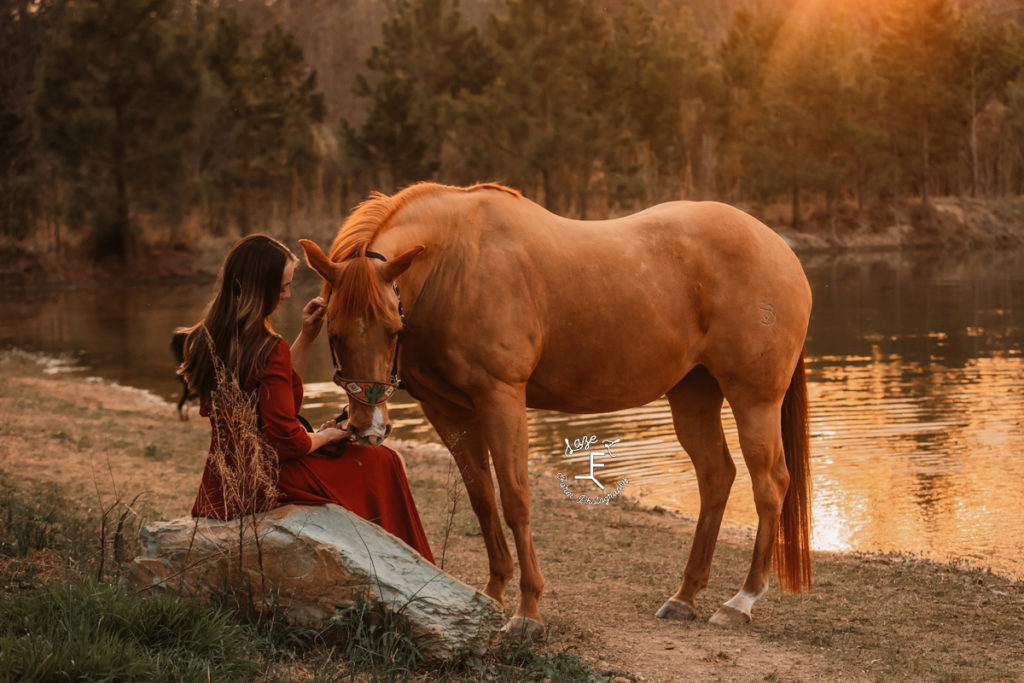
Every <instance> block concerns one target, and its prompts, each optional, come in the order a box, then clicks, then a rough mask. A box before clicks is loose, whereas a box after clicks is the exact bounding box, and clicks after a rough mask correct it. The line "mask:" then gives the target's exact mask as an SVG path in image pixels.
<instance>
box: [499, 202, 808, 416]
mask: <svg viewBox="0 0 1024 683" xmlns="http://www.w3.org/2000/svg"><path fill="white" fill-rule="evenodd" d="M499 201H500V204H502V205H513V206H514V210H512V211H510V212H504V211H503V212H498V213H495V214H492V215H491V216H490V217H489V219H488V220H489V222H490V223H492V224H493V225H494V226H495V227H494V228H493V229H494V231H495V237H494V239H495V241H496V243H498V244H500V245H501V247H500V250H499V249H497V248H496V249H495V250H494V252H493V253H492V255H491V258H494V259H508V258H514V259H517V266H521V267H523V268H525V269H526V270H527V271H528V272H529V278H528V280H529V282H530V283H531V287H530V297H529V301H530V302H531V306H532V305H533V303H532V302H542V305H538V306H537V308H536V309H531V312H533V311H534V310H535V315H536V317H538V318H539V319H540V320H541V321H542V322H541V328H542V332H541V333H540V335H539V337H541V338H543V347H542V348H541V349H540V355H539V357H538V358H537V362H536V366H535V368H534V372H533V374H532V377H531V387H532V390H531V392H530V394H531V397H532V400H531V403H532V404H533V405H537V406H543V407H559V408H560V409H562V410H570V411H573V412H577V411H578V412H590V411H597V410H610V409H615V408H616V407H622V406H621V405H619V403H618V402H619V401H620V400H623V401H625V402H626V403H631V402H632V403H634V404H637V403H642V402H646V401H649V400H652V399H653V398H656V397H657V396H659V395H661V394H662V393H664V392H665V391H666V390H667V389H668V388H669V387H671V386H673V385H674V383H675V382H677V381H679V380H680V379H682V377H683V376H684V375H685V374H686V373H687V372H689V370H690V369H691V368H693V367H694V366H695V365H698V364H704V365H707V366H715V367H717V368H718V369H720V370H721V371H722V372H723V373H726V374H728V373H732V374H743V373H747V374H750V373H751V368H752V367H755V366H757V368H758V372H763V371H764V367H765V365H764V363H763V360H761V359H763V358H764V357H765V355H766V354H767V355H773V356H779V357H781V358H783V361H782V363H783V364H787V365H788V364H789V363H790V357H792V358H793V359H795V354H796V353H798V352H799V350H800V348H802V343H803V335H804V334H805V332H806V325H807V320H808V318H809V315H810V289H809V287H808V285H807V280H806V278H805V277H804V274H803V270H802V268H801V266H800V263H799V261H798V260H797V258H796V256H795V254H793V252H792V250H791V249H790V248H789V247H788V245H786V243H785V241H784V240H782V238H780V237H779V236H778V235H777V234H776V233H775V232H774V231H773V230H771V229H770V228H768V227H767V226H765V225H764V224H763V223H761V222H760V221H758V220H757V219H755V218H753V217H752V216H750V215H748V214H746V213H744V212H742V211H740V210H739V209H735V208H733V207H730V206H728V205H726V204H720V203H716V202H669V203H665V204H660V205H657V206H654V207H651V208H649V209H646V210H644V211H641V212H639V213H636V214H632V215H630V216H625V217H623V218H617V219H610V220H600V221H576V220H571V219H565V218H561V217H558V216H555V215H554V214H551V213H549V212H547V211H546V210H544V209H542V208H540V207H537V206H536V205H532V206H530V205H526V203H519V202H514V201H513V202H510V201H506V200H505V199H504V198H502V199H501V200H499ZM502 208H504V207H502ZM502 220H504V221H505V224H500V221H502ZM499 233H500V237H499V236H498V234H499ZM510 238H511V239H512V240H513V242H514V243H515V247H514V252H515V255H514V256H509V255H508V251H507V250H508V246H507V245H508V243H509V240H510ZM499 271H500V269H499ZM496 272H498V271H496ZM517 305H519V304H517ZM526 318H531V319H532V318H533V316H532V315H523V314H521V315H519V316H517V319H519V320H524V319H526ZM794 349H795V350H794ZM784 372H791V368H789V369H788V370H786V371H784ZM784 372H779V373H776V374H778V375H779V379H776V378H773V381H782V380H781V375H782V374H784ZM638 378H643V379H642V380H639V381H638ZM641 385H642V386H641ZM583 387H587V391H586V392H585V393H576V394H575V395H573V391H574V390H575V391H577V392H578V390H579V389H582V388H583Z"/></svg>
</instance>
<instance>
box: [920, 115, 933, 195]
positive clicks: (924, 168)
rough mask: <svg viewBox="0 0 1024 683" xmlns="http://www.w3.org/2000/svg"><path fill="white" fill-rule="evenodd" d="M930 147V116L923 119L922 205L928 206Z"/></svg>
mask: <svg viewBox="0 0 1024 683" xmlns="http://www.w3.org/2000/svg"><path fill="white" fill-rule="evenodd" d="M929 152H930V149H929V147H928V116H927V115H925V117H924V119H923V120H922V121H921V206H922V207H923V208H924V209H927V208H928V182H929V181H930V180H931V160H930V159H929Z"/></svg>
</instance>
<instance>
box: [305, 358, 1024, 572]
mask: <svg viewBox="0 0 1024 683" xmlns="http://www.w3.org/2000/svg"><path fill="white" fill-rule="evenodd" d="M808 372H809V377H810V381H809V386H808V391H809V395H810V401H811V406H812V414H811V440H812V464H811V470H812V477H813V479H812V481H813V487H814V491H813V518H814V526H813V532H812V533H813V545H814V547H815V548H816V549H819V550H863V551H897V550H898V551H901V552H904V553H910V554H916V555H921V556H925V557H930V558H932V559H937V560H941V561H947V560H957V561H967V562H970V563H972V564H975V565H977V566H982V567H990V568H991V569H992V570H993V571H997V572H999V573H1002V574H1006V575H1009V576H1014V577H1018V578H1024V563H1022V558H1024V535H1022V534H1021V533H1020V531H1021V530H1022V529H1024V506H1021V505H1020V499H1021V497H1022V495H1024V457H1022V456H1024V357H1022V356H1021V354H1020V352H1011V353H1007V354H1005V355H1000V356H995V357H991V358H979V359H975V360H972V361H971V362H969V363H968V364H967V365H966V366H965V367H962V368H946V367H942V366H937V365H934V364H926V365H921V364H917V363H908V362H906V361H903V360H901V359H900V358H898V357H893V356H888V357H883V356H880V355H876V356H871V357H866V356H851V357H845V358H843V357H830V358H810V359H808ZM307 390H308V391H309V393H310V394H311V398H314V397H316V396H322V397H324V398H327V397H328V396H331V395H332V394H334V393H335V391H336V390H335V388H334V387H333V385H330V384H329V383H321V384H316V385H309V386H308V387H307ZM328 403H329V404H330V403H333V402H332V401H330V400H328ZM392 416H393V418H392V419H393V422H394V426H395V431H396V433H397V434H400V435H401V437H402V438H404V439H412V440H433V441H437V437H436V435H435V434H434V432H433V430H432V429H431V428H430V427H429V425H428V424H427V423H426V422H425V421H424V420H423V418H422V416H421V415H420V414H419V410H418V407H417V406H416V404H415V402H413V401H411V400H408V399H407V400H402V401H399V402H396V403H395V405H393V406H392ZM723 418H724V423H725V431H726V438H727V440H728V442H729V448H730V450H731V451H732V453H733V457H734V459H735V460H736V463H737V477H736V483H735V484H734V485H733V491H732V495H731V497H730V500H729V505H728V507H727V509H726V516H725V522H724V523H725V524H726V525H731V526H741V527H750V528H753V527H754V526H755V525H756V523H757V515H756V512H755V509H754V502H753V497H752V495H751V486H750V479H749V477H748V476H747V472H746V468H745V466H744V465H743V462H742V455H741V452H740V448H739V442H738V438H737V435H736V428H735V423H734V422H733V420H732V415H731V413H730V411H729V408H728V406H726V407H725V408H723ZM529 423H530V443H531V453H532V456H531V457H532V458H533V459H534V460H535V461H536V462H537V463H538V464H539V465H541V466H542V467H544V468H545V469H546V470H547V471H549V472H550V473H552V474H554V473H556V472H559V471H561V472H563V473H565V474H566V475H567V476H568V479H569V489H570V490H571V491H572V492H573V493H574V494H578V493H586V494H587V495H588V496H591V497H592V498H597V497H599V496H603V495H605V494H607V493H609V492H611V491H612V490H613V489H614V488H615V485H616V483H617V482H619V481H620V480H621V479H623V478H625V479H627V480H628V484H626V485H625V486H624V487H623V488H622V492H623V493H624V494H626V495H631V496H636V497H640V498H641V499H642V500H643V501H644V502H645V503H647V504H651V505H662V506H664V507H667V508H671V509H676V510H680V511H682V512H684V513H685V514H688V515H691V516H694V517H695V516H696V515H697V514H698V513H699V511H700V499H699V495H698V491H697V482H696V479H695V477H694V475H693V469H692V466H691V464H690V461H689V459H688V458H687V457H686V454H685V453H684V452H683V450H682V448H681V447H680V446H679V443H678V442H677V441H676V439H675V433H674V431H673V428H672V419H671V412H670V410H669V407H668V402H667V401H665V400H664V399H662V400H659V401H656V402H654V403H651V404H649V405H646V406H643V407H641V408H637V409H634V410H627V411H620V412H617V413H609V414H600V415H569V414H564V413H553V412H547V411H531V412H530V418H529ZM588 436H596V437H597V442H596V443H595V444H594V446H592V447H591V449H590V451H593V452H594V453H595V454H596V455H595V458H594V461H595V463H598V464H599V465H602V466H601V467H598V468H595V476H596V477H597V478H598V480H599V481H600V482H602V483H603V485H604V486H605V489H604V490H603V491H602V490H600V489H598V488H597V486H596V485H595V484H593V483H591V482H585V481H573V478H574V477H575V476H576V475H581V476H583V475H587V474H589V471H590V456H589V452H588V451H581V452H579V453H576V454H574V455H573V456H572V457H566V456H565V451H566V443H565V439H568V440H569V442H570V443H571V442H573V441H574V440H576V439H578V438H581V437H582V438H585V437H588ZM615 439H619V442H618V443H616V444H614V445H612V446H611V447H610V448H611V452H612V453H613V454H614V457H608V456H607V455H606V451H605V450H604V449H603V448H602V447H601V442H602V441H604V440H610V441H614V440H615ZM548 485H549V486H551V487H552V488H556V487H558V486H559V484H558V482H557V480H556V479H555V477H554V476H552V477H551V479H550V483H549V484H548ZM566 504H567V505H571V504H574V503H573V502H571V501H568V500H567V501H566Z"/></svg>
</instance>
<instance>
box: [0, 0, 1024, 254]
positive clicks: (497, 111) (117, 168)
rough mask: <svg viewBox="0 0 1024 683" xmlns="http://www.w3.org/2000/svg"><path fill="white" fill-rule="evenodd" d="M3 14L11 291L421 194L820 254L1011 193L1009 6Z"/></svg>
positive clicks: (557, 6)
mask: <svg viewBox="0 0 1024 683" xmlns="http://www.w3.org/2000/svg"><path fill="white" fill-rule="evenodd" d="M0 17H2V18H3V19H2V24H0V96H2V99H0V257H2V258H3V260H5V261H7V262H8V263H9V264H21V265H19V266H12V267H11V268H13V269H14V270H17V269H18V268H20V269H21V271H24V272H28V271H31V270H32V268H36V269H39V270H42V268H41V266H39V263H40V262H45V261H46V259H47V258H49V259H50V260H51V261H52V260H53V259H55V258H59V259H68V258H72V257H78V258H88V259H91V260H93V261H95V260H96V259H99V258H101V257H103V258H105V259H107V261H108V262H112V263H132V262H135V263H139V262H143V263H144V262H145V261H146V260H147V259H148V258H150V257H151V255H152V254H153V253H174V252H175V251H176V250H177V251H181V250H186V251H188V250H192V249H194V248H195V245H197V244H201V243H202V241H203V240H204V238H208V237H217V238H224V237H226V236H236V235H244V234H247V233H251V232H255V231H268V232H271V233H272V234H275V235H277V236H279V237H282V238H286V239H287V238H292V237H297V236H303V235H311V236H317V237H319V236H328V235H333V233H334V231H335V230H336V229H337V227H338V225H340V222H341V221H342V220H343V219H344V216H345V215H346V214H347V213H348V211H349V210H350V209H351V207H352V206H353V205H354V204H355V203H357V202H358V201H360V200H361V199H363V198H365V197H366V196H367V194H368V193H369V192H370V191H372V190H381V191H383V192H386V193H390V192H392V191H394V190H397V189H400V188H401V187H403V186H405V185H407V184H409V183H412V182H415V181H419V180H427V179H431V180H437V181H440V182H444V183H451V184H469V183H473V182H476V181H479V180H496V181H500V182H504V183H507V184H510V185H512V186H515V187H517V188H519V189H521V190H522V191H523V192H524V193H525V194H526V195H527V196H529V197H530V198H531V199H534V200H535V201H538V202H539V203H541V204H543V205H544V206H546V207H547V208H548V209H550V210H552V211H554V212H557V213H561V214H564V215H569V216H574V217H580V218H599V217H608V216H615V215H622V214H625V213H628V212H631V211H634V210H637V209H639V208H643V207H645V206H649V205H652V204H654V203H657V202H660V201H666V200H672V199H680V198H684V199H716V200H721V201H727V202H731V203H736V204H745V205H750V204H754V205H757V204H761V205H767V204H771V203H776V204H780V205H782V206H784V207H785V213H784V214H780V215H779V217H778V218H777V220H776V221H775V222H776V223H779V222H782V223H786V224H788V225H789V226H790V227H792V228H793V229H795V230H800V229H806V228H807V226H808V225H810V226H811V227H812V228H813V229H817V230H827V231H830V232H832V233H835V232H836V231H842V230H852V229H854V228H855V227H856V226H859V225H860V226H862V225H864V224H866V223H872V222H874V223H883V224H890V223H898V222H900V220H901V218H900V214H901V212H902V213H907V212H912V213H914V215H915V216H916V219H917V220H919V221H920V220H923V221H925V222H927V221H928V217H929V215H930V213H929V212H930V207H932V205H933V204H934V203H935V198H936V197H939V196H942V197H950V196H952V197H965V198H966V197H970V198H978V200H979V201H982V202H1000V201H1007V200H1010V201H1013V199H1014V198H1016V199H1020V197H1021V195H1022V194H1024V30H1022V25H1024V6H1022V5H1021V3H1020V2H1018V1H1017V0H982V1H973V2H971V1H969V0H959V1H954V0H845V1H844V2H833V1H829V0H728V1H723V2H718V1H716V2H709V1H702V0H660V1H658V0H651V1H644V0H607V1H606V2H600V3H597V2H588V1H586V0H462V2H461V3H460V2H459V0H382V1H376V0H276V1H272V0H271V1H267V0H221V1H215V0H0ZM1019 223H1020V224H1021V225H1024V216H1021V217H1020V221H1019ZM773 227H780V226H779V225H773ZM72 260H73V259H72ZM26 264H27V265H26ZM9 270H10V268H9ZM24 272H22V273H21V274H24Z"/></svg>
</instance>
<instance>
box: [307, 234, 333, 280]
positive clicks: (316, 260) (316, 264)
mask: <svg viewBox="0 0 1024 683" xmlns="http://www.w3.org/2000/svg"><path fill="white" fill-rule="evenodd" d="M299 244H301V245H302V251H304V252H306V263H308V264H309V267H310V268H312V269H313V270H315V271H316V272H318V273H320V277H322V278H323V279H324V280H326V281H327V282H328V283H329V284H334V281H335V280H336V279H337V278H336V277H335V276H336V275H337V273H338V264H336V263H334V262H333V261H331V259H329V258H327V255H326V254H324V252H323V251H321V250H320V247H318V246H317V244H316V242H313V241H312V240H299Z"/></svg>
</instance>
